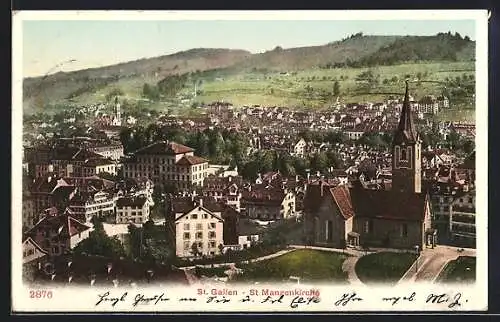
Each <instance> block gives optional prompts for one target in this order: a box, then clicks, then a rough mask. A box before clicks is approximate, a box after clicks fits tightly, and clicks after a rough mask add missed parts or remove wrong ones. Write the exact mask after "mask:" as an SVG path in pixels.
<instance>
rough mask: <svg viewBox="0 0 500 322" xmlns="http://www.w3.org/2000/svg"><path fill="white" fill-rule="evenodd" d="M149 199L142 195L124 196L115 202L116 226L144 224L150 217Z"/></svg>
mask: <svg viewBox="0 0 500 322" xmlns="http://www.w3.org/2000/svg"><path fill="white" fill-rule="evenodd" d="M150 207H151V205H150V202H149V198H148V197H147V196H144V195H140V196H126V197H121V198H118V199H117V200H116V223H117V224H128V223H134V224H144V223H145V222H146V221H148V220H149V215H150Z"/></svg>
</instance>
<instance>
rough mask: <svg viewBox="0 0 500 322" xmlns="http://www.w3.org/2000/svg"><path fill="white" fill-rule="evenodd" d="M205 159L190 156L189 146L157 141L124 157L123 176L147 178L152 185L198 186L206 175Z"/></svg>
mask: <svg viewBox="0 0 500 322" xmlns="http://www.w3.org/2000/svg"><path fill="white" fill-rule="evenodd" d="M207 170H208V161H207V160H206V159H203V158H200V157H197V156H195V155H194V150H193V149H192V148H190V147H187V146H184V145H182V144H178V143H175V142H165V141H160V142H157V143H154V144H151V145H148V146H146V147H144V148H142V149H139V150H138V151H136V152H135V153H133V156H131V157H129V158H128V159H127V160H125V162H124V164H123V174H124V176H125V178H134V179H139V178H149V179H151V180H152V181H153V183H154V185H163V186H174V187H176V188H178V189H189V188H191V187H193V186H202V185H203V181H204V179H205V178H206V177H207Z"/></svg>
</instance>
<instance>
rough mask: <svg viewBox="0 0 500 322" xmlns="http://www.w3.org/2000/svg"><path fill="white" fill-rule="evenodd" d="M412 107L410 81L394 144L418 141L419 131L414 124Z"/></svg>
mask: <svg viewBox="0 0 500 322" xmlns="http://www.w3.org/2000/svg"><path fill="white" fill-rule="evenodd" d="M411 113H412V112H411V105H410V99H409V94H408V81H406V92H405V98H404V101H403V108H402V109H401V117H400V119H399V124H398V127H397V129H396V133H395V134H394V141H393V142H394V144H400V143H403V142H405V143H413V142H416V141H417V139H418V134H417V131H416V130H415V124H414V123H413V118H412V115H411Z"/></svg>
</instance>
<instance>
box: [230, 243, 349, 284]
mask: <svg viewBox="0 0 500 322" xmlns="http://www.w3.org/2000/svg"><path fill="white" fill-rule="evenodd" d="M346 258H347V256H346V255H342V254H338V253H334V252H323V251H317V250H308V249H300V250H294V251H292V252H290V253H287V254H285V255H282V256H279V257H275V258H272V259H269V260H265V261H261V262H257V263H252V264H249V265H244V266H239V268H242V269H243V274H242V275H239V276H238V278H237V281H238V282H256V281H260V282H262V281H265V282H280V281H289V278H290V276H297V277H300V279H301V282H329V281H330V282H332V281H333V282H337V283H347V274H346V273H344V272H343V271H342V263H343V262H344V260H345V259H346Z"/></svg>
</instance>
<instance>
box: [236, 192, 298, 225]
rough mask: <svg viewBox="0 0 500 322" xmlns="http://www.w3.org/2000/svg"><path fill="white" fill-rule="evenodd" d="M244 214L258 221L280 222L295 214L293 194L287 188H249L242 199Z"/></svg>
mask: <svg viewBox="0 0 500 322" xmlns="http://www.w3.org/2000/svg"><path fill="white" fill-rule="evenodd" d="M242 204H244V209H245V210H244V213H245V215H246V216H248V218H252V219H258V220H281V219H286V218H288V217H290V216H292V215H294V214H295V194H294V192H293V190H290V189H287V188H281V187H278V188H275V187H269V186H265V185H254V186H250V187H249V188H248V190H247V191H244V193H243V197H242Z"/></svg>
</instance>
